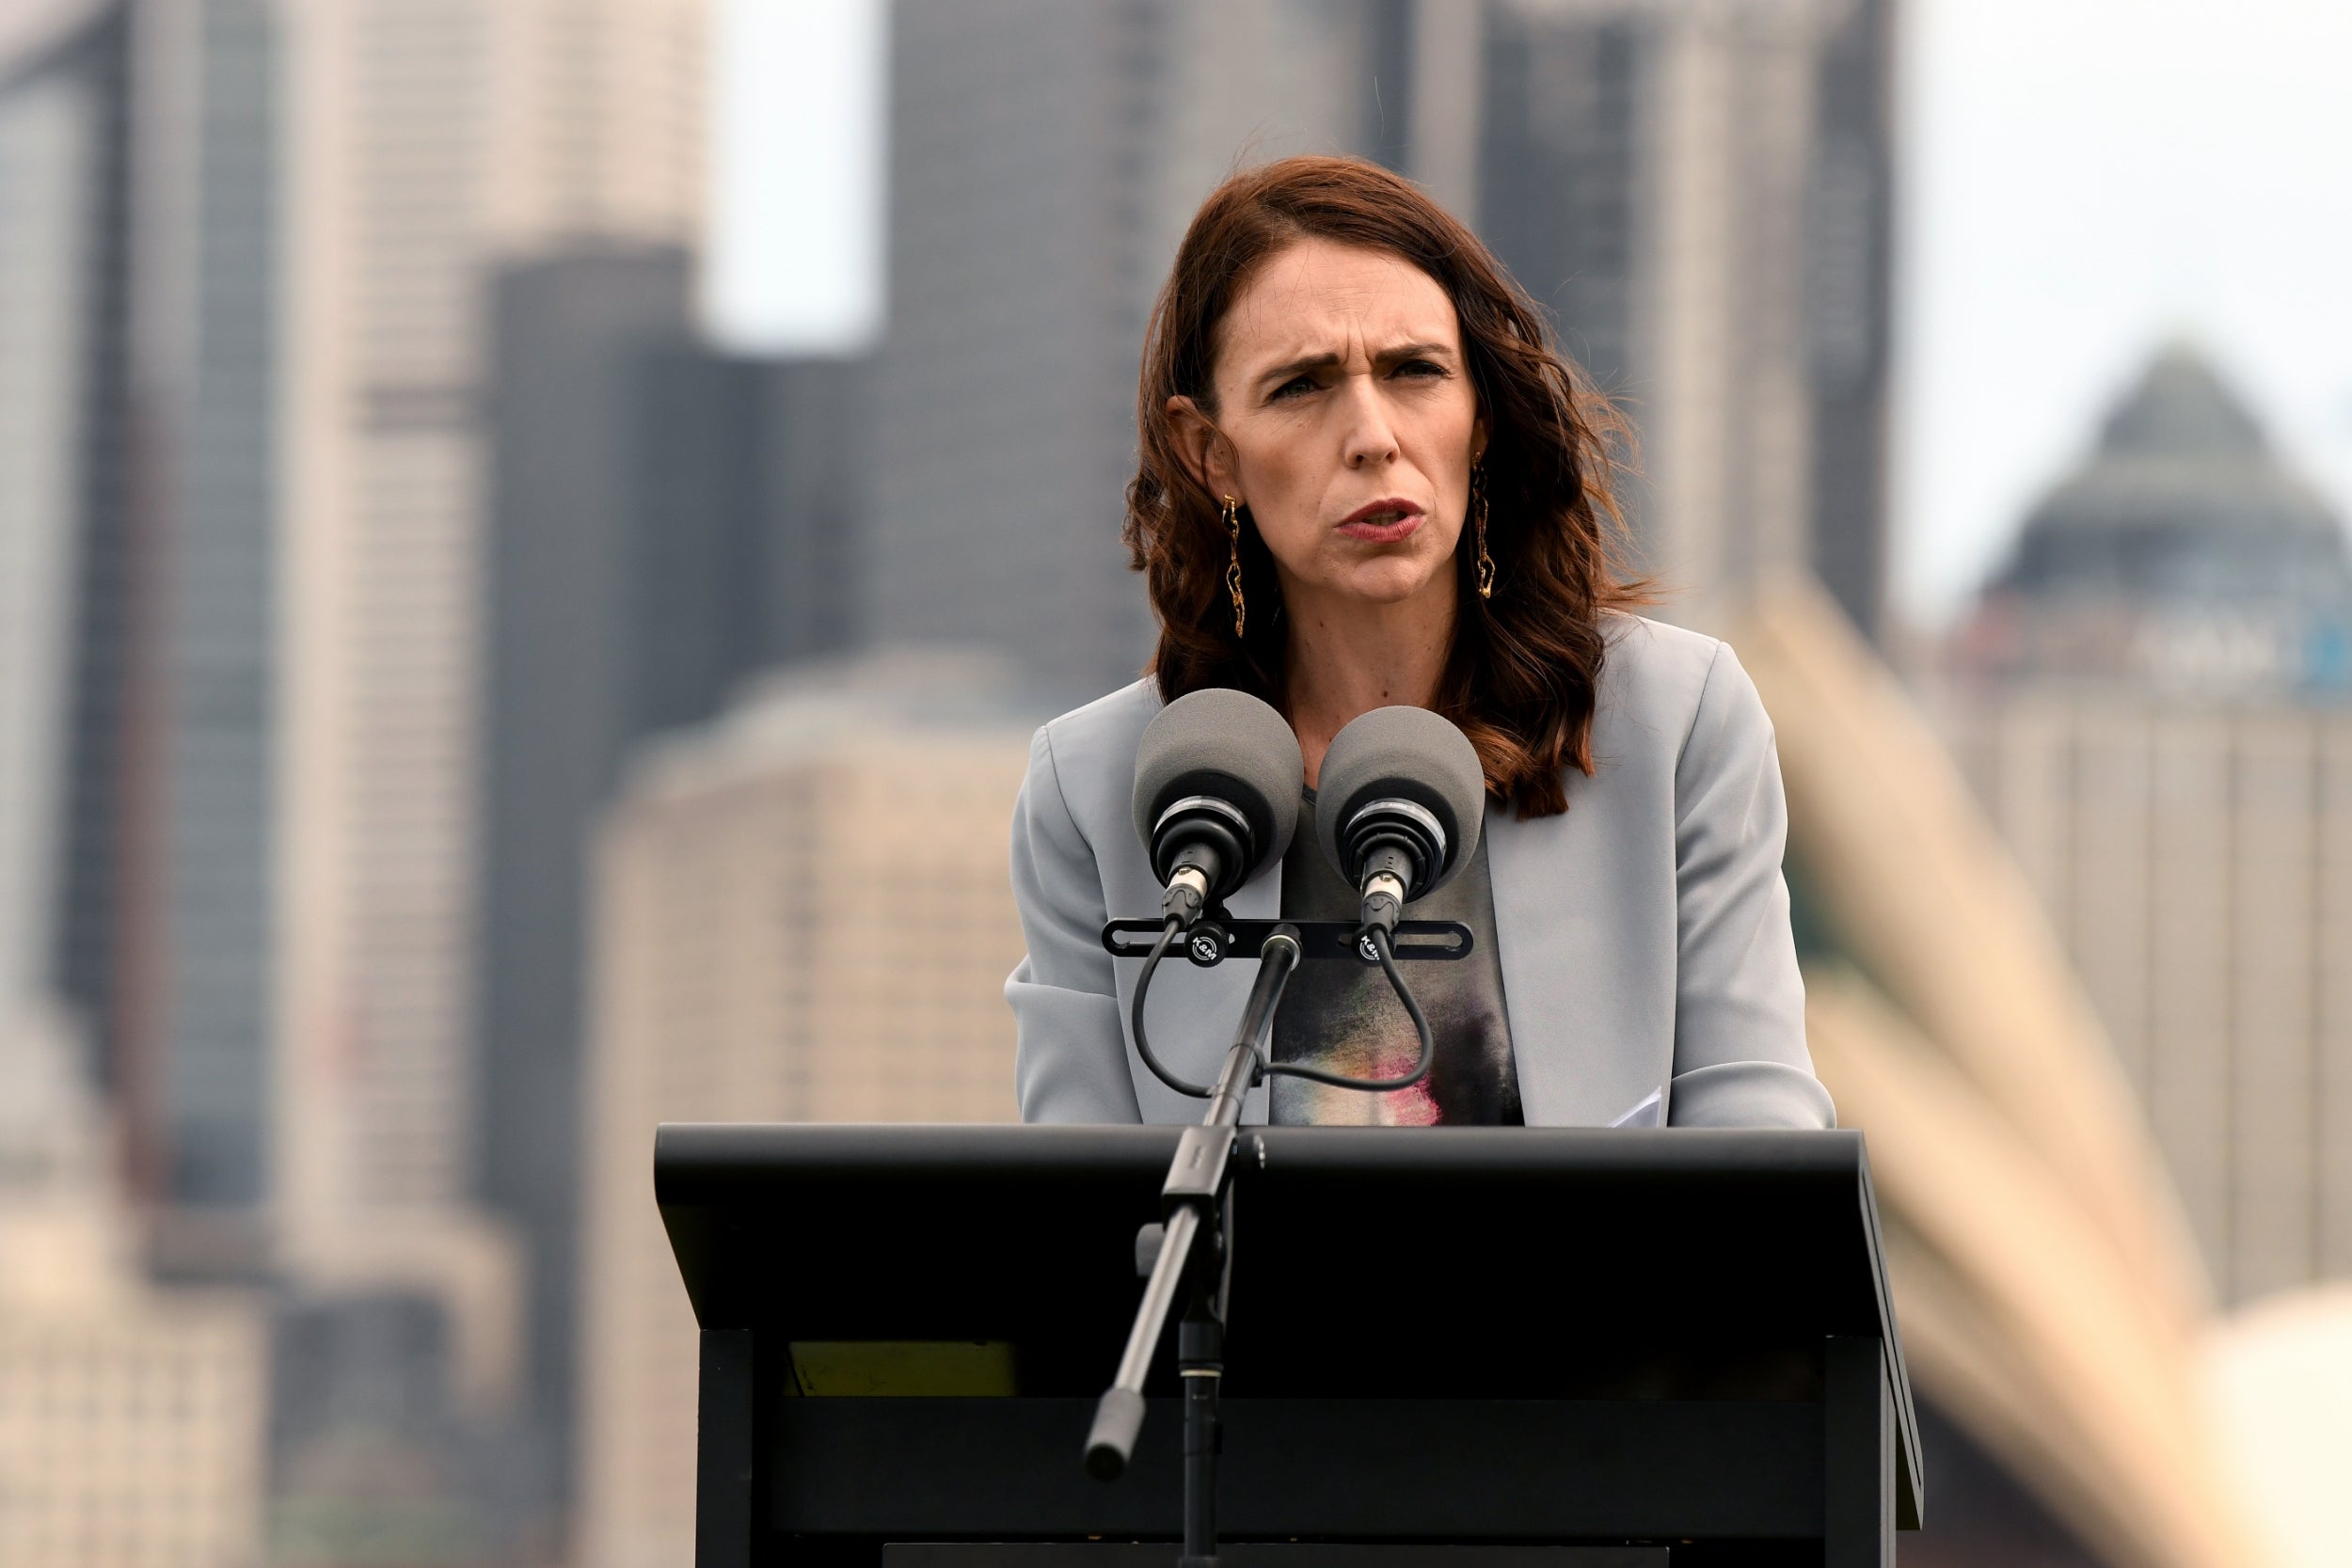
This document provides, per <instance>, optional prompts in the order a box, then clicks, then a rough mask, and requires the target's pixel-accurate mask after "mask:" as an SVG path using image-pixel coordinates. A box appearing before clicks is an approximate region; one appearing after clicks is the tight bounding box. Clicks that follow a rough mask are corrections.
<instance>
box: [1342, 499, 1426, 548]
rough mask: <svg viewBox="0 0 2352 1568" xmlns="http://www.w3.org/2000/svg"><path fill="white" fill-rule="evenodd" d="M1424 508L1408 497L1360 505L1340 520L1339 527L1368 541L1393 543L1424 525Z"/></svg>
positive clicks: (1374, 543)
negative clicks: (1407, 498)
mask: <svg viewBox="0 0 2352 1568" xmlns="http://www.w3.org/2000/svg"><path fill="white" fill-rule="evenodd" d="M1421 519H1422V511H1421V508H1420V507H1418V506H1415V505H1414V504H1413V503H1412V502H1411V501H1408V500H1397V499H1393V498H1391V499H1382V500H1376V501H1374V502H1373V503H1372V504H1371V505H1370V506H1364V507H1359V508H1357V509H1356V510H1355V511H1354V512H1351V513H1349V514H1348V515H1346V516H1345V517H1343V518H1342V519H1341V521H1340V531H1341V532H1342V533H1344V534H1346V535H1347V536H1348V537H1349V538H1350V539H1359V540H1361V541H1363V542H1364V543H1365V544H1367V545H1393V544H1395V543H1396V542H1397V541H1398V540H1400V539H1406V538H1409V537H1411V535H1412V532H1413V531H1414V530H1415V529H1417V528H1419V527H1421Z"/></svg>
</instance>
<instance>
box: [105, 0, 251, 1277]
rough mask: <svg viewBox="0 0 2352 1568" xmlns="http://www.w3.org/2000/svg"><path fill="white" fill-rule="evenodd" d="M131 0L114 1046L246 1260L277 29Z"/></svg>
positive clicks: (203, 2)
mask: <svg viewBox="0 0 2352 1568" xmlns="http://www.w3.org/2000/svg"><path fill="white" fill-rule="evenodd" d="M133 16H134V18H135V55H134V65H133V72H134V74H133V83H134V96H135V103H136V105H137V111H136V112H137V115H138V119H137V121H136V129H135V140H134V143H133V149H132V156H133V159H134V181H135V190H136V193H137V194H136V207H135V223H136V225H137V229H136V231H135V234H136V259H135V267H134V285H133V290H134V292H133V295H132V314H131V329H132V333H133V342H132V367H133V369H132V382H131V398H132V400H133V401H132V424H131V434H130V452H131V461H132V473H133V474H134V475H135V483H136V485H137V489H136V491H135V494H134V496H133V497H132V502H131V504H132V507H133V529H134V531H135V532H134V537H135V541H136V544H135V550H136V553H135V558H134V565H133V568H132V570H133V573H134V576H133V579H132V582H131V586H130V592H131V594H132V602H133V604H134V606H135V614H137V615H138V616H140V617H141V618H142V619H141V624H139V625H137V626H135V628H134V630H133V633H132V645H133V648H134V649H135V654H134V657H135V658H137V659H138V660H139V661H140V662H139V665H138V666H137V667H136V668H137V673H135V676H134V686H133V690H132V693H131V699H130V703H129V706H128V712H129V715H130V736H129V738H128V740H127V741H126V745H127V746H128V747H129V749H130V751H131V756H130V759H129V767H128V768H126V772H127V773H128V775H129V777H130V778H131V780H132V781H133V782H132V784H131V788H132V791H133V794H132V796H131V799H130V800H129V801H128V802H127V805H128V807H129V811H128V814H127V816H126V819H125V827H124V829H123V834H124V842H125V844H126V845H127V846H128V848H129V857H130V864H131V865H132V866H133V867H135V871H134V874H133V875H132V876H130V877H128V878H126V879H124V881H123V884H122V885H124V886H126V887H128V888H129V889H130V890H132V892H131V897H130V898H129V899H128V900H126V902H125V903H123V904H122V905H120V906H119V907H118V909H117V911H116V914H117V919H118V921H119V923H120V925H121V929H122V933H123V934H122V936H121V938H120V939H119V940H121V941H122V942H126V943H128V944H129V946H128V951H127V952H126V953H125V954H124V955H123V957H122V958H121V959H119V970H120V974H121V978H120V979H119V981H118V995H119V998H120V1003H119V1005H120V1006H126V1007H128V1008H131V1009H133V1010H132V1011H130V1012H129V1013H128V1014H127V1015H126V1016H124V1017H123V1018H122V1019H121V1020H120V1022H119V1024H118V1034H119V1050H120V1051H121V1052H122V1053H123V1054H124V1056H125V1058H126V1061H127V1064H128V1065H129V1066H130V1069H131V1071H132V1073H133V1074H134V1078H133V1082H134V1084H135V1085H143V1087H135V1088H133V1089H132V1091H131V1094H130V1096H129V1099H130V1105H131V1110H132V1114H133V1116H134V1117H135V1118H137V1117H142V1116H151V1117H152V1118H153V1124H154V1134H153V1136H154V1152H153V1155H152V1156H151V1158H152V1159H154V1160H155V1161H156V1163H157V1164H158V1169H157V1170H156V1171H155V1173H154V1175H153V1177H152V1178H151V1180H152V1181H153V1182H154V1183H155V1184H156V1185H157V1186H158V1187H159V1188H160V1196H165V1197H166V1198H167V1201H168V1205H169V1209H170V1211H171V1212H173V1213H174V1214H175V1215H177V1216H179V1219H180V1222H181V1223H180V1230H179V1232H178V1234H180V1235H181V1236H182V1238H183V1243H184V1245H185V1246H186V1248H187V1250H189V1251H190V1252H191V1254H192V1258H191V1260H192V1261H194V1262H196V1263H198V1264H199V1266H207V1267H209V1266H212V1265H213V1264H214V1263H222V1264H226V1265H228V1266H231V1267H235V1268H240V1269H242V1268H247V1267H251V1266H253V1265H254V1264H255V1263H256V1262H258V1260H259V1258H260V1248H261V1237H262V1223H261V1219H262V1212H263V1209H264V1207H265V1205H266V1204H267V1203H268V1201H269V1199H270V1196H271V1192H270V1186H271V1174H272V1170H271V1167H272V1159H271V1149H270V1147H269V1145H270V1118H269V1105H270V1084H271V1074H270V1070H269V1058H268V1045H269V1038H270V1024H269V1006H270V983H271V978H270V977H271V974H272V971H273V964H272V955H271V944H272V941H273V930H272V913H271V908H270V899H271V885H270V872H271V866H272V844H271V834H272V824H273V818H274V814H275V808H276V792H275V781H274V779H273V778H272V773H271V770H272V768H273V766H274V760H275V757H276V755H277V747H278V727H277V726H278V703H277V680H278V652H279V651H278V648H277V647H276V646H275V645H274V643H273V639H274V637H275V635H276V630H277V614H276V610H277V570H278V560H279V555H278V526H279V514H278V467H277V465H278V401H277V400H278V377H277V363H278V361H277V353H278V284H279V274H278V255H279V250H278V245H279V241H280V239H281V237H282V234H283V230H282V229H281V226H280V221H279V213H278V173H279V168H280V164H279V157H280V154H281V152H282V150H283V147H284V141H283V136H282V132H281V128H280V126H279V124H278V87H279V83H280V80H281V78H280V74H279V72H280V70H281V67H282V44H283V35H282V33H281V31H280V25H281V24H280V19H279V14H278V8H277V7H275V6H273V5H271V4H268V3H267V0H140V3H139V4H138V5H137V6H136V7H135V8H134V10H133ZM149 1097H151V1105H152V1107H153V1109H152V1110H151V1111H149V1110H147V1109H146V1107H144V1106H143V1105H142V1103H141V1101H142V1100H143V1099H147V1098H149ZM174 1234H175V1233H174V1232H168V1231H167V1233H166V1236H165V1240H166V1241H167V1243H171V1242H172V1240H173V1236H174Z"/></svg>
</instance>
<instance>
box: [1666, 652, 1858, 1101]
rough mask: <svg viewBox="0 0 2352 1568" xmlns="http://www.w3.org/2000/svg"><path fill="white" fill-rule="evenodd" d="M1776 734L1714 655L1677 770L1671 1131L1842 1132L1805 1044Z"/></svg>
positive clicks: (1724, 657) (1725, 655) (1727, 660)
mask: <svg viewBox="0 0 2352 1568" xmlns="http://www.w3.org/2000/svg"><path fill="white" fill-rule="evenodd" d="M1787 843H1788V801H1787V799H1786V797H1785V796H1784V795H1783V794H1782V792H1781V783H1780V756H1779V752H1778V751H1777V749H1776V747H1775V746H1774V744H1773V739H1772V721H1771V719H1770V718H1768V717H1767V716H1766V715H1765V712H1764V704H1763V701H1762V699H1761V698H1759V697H1757V696H1756V687H1755V685H1754V683H1753V682H1751V681H1750V680H1749V679H1748V673H1747V672H1746V671H1745V670H1743V669H1741V668H1740V661H1739V659H1738V658H1737V657H1735V656H1734V655H1733V654H1732V651H1731V649H1730V647H1729V646H1728V645H1726V644H1723V643H1718V644H1717V645H1716V649H1715V656H1714V660H1713V662H1712V663H1711V664H1709V665H1708V672H1707V680H1706V682H1705V685H1704V686H1703V688H1702V689H1701V690H1700V693H1699V704H1698V711H1697V713H1696V714H1695V716H1694V717H1693V719H1692V724H1691V733H1690V735H1689V736H1687V737H1686V738H1685V739H1684V741H1683V745H1682V753H1681V756H1680V758H1679V759H1678V760H1677V764H1676V767H1675V879H1676V911H1677V944H1678V952H1677V959H1678V961H1677V970H1676V982H1675V989H1676V995H1675V1059H1674V1083H1673V1085H1672V1087H1671V1089H1670V1090H1669V1092H1668V1095H1667V1120H1668V1121H1669V1123H1670V1124H1672V1125H1674V1126H1677V1127H1804V1128H1822V1127H1833V1126H1835V1125H1836V1119H1837V1117H1836V1108H1835V1107H1834V1106H1833V1105H1832V1104H1831V1103H1830V1098H1829V1091H1828V1090H1826V1089H1824V1088H1823V1087H1822V1086H1821V1083H1820V1079H1818V1078H1816V1077H1815V1076H1814V1075H1813V1058H1812V1055H1811V1053H1809V1052H1808V1051H1807V1050H1806V1049H1805V1041H1804V977H1803V976H1802V975H1801V974H1799V973H1798V970H1797V944H1796V938H1795V935H1794V933H1793V932H1792V931H1791V929H1790V927H1789V922H1788V883H1787V882H1786V881H1784V880H1783V879H1782V877H1781V871H1780V863H1781V855H1782V851H1783V849H1784V848H1785V847H1786V846H1787Z"/></svg>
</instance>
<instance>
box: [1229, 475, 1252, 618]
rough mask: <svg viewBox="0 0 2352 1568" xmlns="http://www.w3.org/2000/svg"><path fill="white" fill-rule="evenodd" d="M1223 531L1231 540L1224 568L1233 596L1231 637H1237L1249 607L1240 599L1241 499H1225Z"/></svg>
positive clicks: (1247, 615) (1232, 497) (1230, 497)
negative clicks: (1231, 550)
mask: <svg viewBox="0 0 2352 1568" xmlns="http://www.w3.org/2000/svg"><path fill="white" fill-rule="evenodd" d="M1225 531H1226V532H1228V533H1230V534H1232V538H1233V560H1232V564H1231V565H1229V566H1227V567H1226V568H1225V587H1226V591H1227V592H1228V593H1230V594H1232V595H1233V635H1234V636H1235V637H1237V638H1238V637H1239V636H1241V634H1242V630H1243V628H1244V627H1246V626H1248V624H1249V607H1248V605H1246V604H1244V603H1242V598H1241V498H1240V497H1238V496H1228V497H1226V498H1225Z"/></svg>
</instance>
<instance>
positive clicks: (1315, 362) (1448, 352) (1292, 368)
mask: <svg viewBox="0 0 2352 1568" xmlns="http://www.w3.org/2000/svg"><path fill="white" fill-rule="evenodd" d="M1453 356H1454V345H1452V344H1451V343H1434V342H1433V343H1398V344H1396V345H1395V346H1393V347H1391V348H1384V349H1382V350H1380V352H1379V353H1377V354H1375V355H1374V356H1373V362H1374V363H1375V364H1394V363H1395V362H1396V361H1397V360H1399V359H1450V358H1452V357H1453ZM1338 363H1340V356H1339V355H1337V354H1329V353H1326V354H1309V355H1302V356H1300V357H1298V358H1296V359H1287V360H1284V361H1283V362H1282V363H1281V364H1279V365H1277V366H1275V367H1274V368H1273V369H1271V370H1267V371H1262V372H1259V374H1258V377H1257V382H1258V385H1259V386H1261V387H1263V386H1265V385H1266V384H1267V383H1269V382H1274V383H1280V382H1284V381H1288V380H1289V379H1290V378H1291V377H1293V376H1295V375H1303V374H1305V373H1306V372H1309V371H1324V370H1329V369H1330V368H1331V367H1332V366H1334V365H1336V364H1338Z"/></svg>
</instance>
